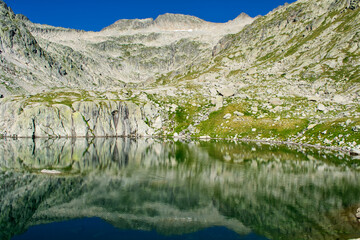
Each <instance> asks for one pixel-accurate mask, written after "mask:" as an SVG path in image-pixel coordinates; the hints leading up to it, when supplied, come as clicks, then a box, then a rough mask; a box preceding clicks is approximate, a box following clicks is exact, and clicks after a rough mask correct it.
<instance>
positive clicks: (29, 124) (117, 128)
mask: <svg viewBox="0 0 360 240" xmlns="http://www.w3.org/2000/svg"><path fill="white" fill-rule="evenodd" d="M23 104H24V103H23V102H17V101H15V102H12V101H7V102H6V103H3V104H0V111H1V113H0V116H1V119H2V121H1V122H0V133H2V134H3V135H5V136H10V135H11V136H12V135H16V136H18V137H89V136H134V135H137V136H145V135H149V133H151V130H150V127H149V126H148V125H147V124H146V123H145V119H147V118H146V117H145V115H144V114H143V109H142V107H141V106H139V105H136V104H135V103H132V102H120V101H92V102H81V101H80V102H75V103H73V104H72V108H71V107H70V106H67V105H63V104H54V105H51V106H49V105H48V104H46V103H35V104H30V105H26V106H25V107H23ZM149 115H152V114H150V113H149ZM148 120H150V122H151V121H154V120H153V119H151V118H150V119H148ZM156 124H158V123H156ZM156 124H155V125H156Z"/></svg>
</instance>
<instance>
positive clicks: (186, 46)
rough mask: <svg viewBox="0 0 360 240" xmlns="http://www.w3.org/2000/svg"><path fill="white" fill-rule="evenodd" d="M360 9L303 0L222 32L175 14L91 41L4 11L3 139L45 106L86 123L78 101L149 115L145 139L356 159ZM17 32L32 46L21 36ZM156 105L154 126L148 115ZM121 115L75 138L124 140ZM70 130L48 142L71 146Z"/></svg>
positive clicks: (117, 27) (117, 28) (242, 19)
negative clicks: (303, 146) (323, 151)
mask: <svg viewBox="0 0 360 240" xmlns="http://www.w3.org/2000/svg"><path fill="white" fill-rule="evenodd" d="M359 4H360V3H359V1H358V0H321V1H313V0H300V1H297V2H295V3H293V4H288V5H284V6H280V7H278V8H277V9H274V10H273V11H272V12H270V13H269V14H267V15H266V16H263V17H257V18H255V19H252V18H250V17H248V16H246V15H244V14H242V15H240V16H239V17H238V18H237V19H235V20H233V21H230V22H228V23H224V24H215V23H208V22H205V21H203V20H201V19H198V18H196V17H192V16H184V15H179V14H165V15H162V16H159V17H158V18H157V19H155V20H153V19H143V20H139V19H137V20H119V21H118V22H116V23H114V24H113V25H111V26H110V27H108V28H105V29H103V30H102V31H100V32H84V31H77V30H71V29H64V28H56V27H52V26H47V25H40V24H34V23H31V22H30V21H29V20H28V19H26V17H24V16H22V15H15V14H14V13H13V12H12V11H11V10H10V9H9V8H7V7H6V5H5V4H4V3H2V5H1V8H2V11H1V17H2V18H3V19H4V21H3V22H2V24H3V27H2V32H1V42H2V49H1V50H2V53H1V57H2V61H1V67H2V70H1V71H2V73H1V74H2V75H1V81H2V84H0V93H1V94H2V95H5V97H6V98H5V99H3V100H1V106H2V108H3V109H4V111H3V112H2V114H3V117H4V119H9V120H7V121H2V123H1V124H0V126H1V127H0V132H1V133H2V134H3V135H4V136H13V135H18V136H20V135H19V133H20V132H22V131H23V130H20V129H19V128H20V127H17V129H15V128H14V126H20V125H22V123H21V124H20V122H21V121H19V124H18V125H16V124H14V122H16V121H17V120H16V119H17V118H19V117H21V118H22V117H24V116H31V117H32V118H33V117H34V116H35V115H36V114H35V113H33V110H32V109H37V108H38V107H39V106H42V107H44V108H46V109H47V110H46V111H50V112H59V110H58V109H59V106H58V104H60V105H64V107H62V108H64V109H67V110H69V109H71V111H72V112H73V113H75V114H76V113H80V114H81V115H84V114H85V113H84V112H80V111H79V109H77V108H76V106H78V104H79V102H80V103H81V104H89V105H92V107H91V108H98V110H99V111H98V112H102V111H103V110H100V108H99V106H100V105H101V104H103V103H104V104H105V105H109V106H113V105H112V104H114V106H119V104H120V103H122V102H125V103H123V104H124V105H126V106H128V108H129V111H130V112H139V113H140V112H141V114H138V115H137V117H136V119H137V120H136V122H137V123H134V126H137V124H138V123H140V125H141V126H143V127H142V130H140V131H133V132H134V133H135V132H136V134H135V135H148V134H149V135H158V136H175V137H207V136H208V137H213V138H214V137H217V138H232V139H242V138H251V139H263V140H271V141H284V140H286V141H293V142H299V143H310V144H320V145H326V146H338V147H342V148H345V149H353V151H354V152H356V151H357V149H358V148H360V146H359V144H360V142H359V139H360V138H359V137H358V136H359V135H358V134H359V129H360V111H359V96H360V85H359V80H360V72H359V65H360V57H359V55H360V45H359V44H360V41H359V33H358V32H359V31H358V30H359V29H360V26H359V22H360V19H359V18H360V14H359V9H360V7H359ZM5 23H6V24H5ZM11 29H14V31H15V30H16V31H15V32H18V34H20V35H21V36H23V37H22V38H16V37H14V36H17V35H16V34H15V35H14V36H12V35H13V34H12V33H11V32H12V31H11ZM229 33H231V34H229ZM7 36H8V37H7ZM11 36H12V37H11ZM15 38H16V40H12V39H15ZM27 49H28V50H29V51H28V50H27ZM15 50H16V51H15ZM51 88H55V89H53V90H52V89H51ZM74 89H75V90H74ZM109 89H110V91H109ZM41 91H44V92H43V93H41ZM74 92H75V93H74ZM20 93H22V94H23V95H19V94H20ZM74 94H75V95H76V96H75V97H74ZM12 95H17V96H16V97H13V96H12ZM89 96H90V97H89ZM81 101H82V102H81ZM99 103H101V104H99ZM130 103H134V104H130ZM147 103H149V104H150V105H151V106H153V107H151V109H152V110H151V111H154V112H153V113H154V114H152V115H153V116H154V117H153V118H148V117H146V115H145V114H144V106H145V105H146V104H147ZM81 104H80V105H81ZM129 104H130V105H129ZM5 105H6V106H8V107H6V110H5V107H4V106H5ZM10 105H13V106H12V107H10ZM23 105H25V106H26V111H25V110H24V109H25V108H23V107H22V106H23ZM120 105H121V104H120ZM95 106H96V107H95ZM8 109H15V110H13V112H15V113H16V114H15V113H8V111H9V110H8ZM130 109H131V110H130ZM23 110H24V111H23ZM113 111H119V109H118V107H109V109H108V110H106V111H104V112H106V114H105V115H106V117H104V118H103V119H102V120H101V121H99V124H100V125H103V124H105V125H106V127H105V128H107V129H111V130H109V131H100V132H99V133H97V134H90V133H91V132H92V131H94V128H89V129H91V130H88V131H87V133H88V134H78V133H76V136H79V135H86V136H97V135H98V134H100V135H106V136H113V135H116V136H117V135H121V134H117V133H116V131H114V129H115V128H114V127H113V125H114V123H113V122H114V121H113V120H112V119H113V116H112V112H113ZM30 112H31V113H30ZM60 112H61V111H60ZM119 112H121V111H119ZM73 113H71V114H73ZM24 114H27V115H24ZM49 114H50V113H49ZM71 114H70V115H68V116H67V117H66V118H67V119H71V117H70V116H71ZM5 115H6V116H7V118H6V117H5ZM45 115H46V114H45ZM45 115H43V116H41V117H37V119H38V121H37V123H39V124H40V125H41V126H46V124H48V123H46V120H44V118H45V119H46V116H45ZM50 115H51V114H50ZM39 116H40V115H39ZM124 117H125V115H124V114H123V113H121V114H120V115H119V119H123V118H124ZM59 119H60V118H59ZM86 120H87V119H86ZM42 121H44V122H45V123H44V124H42V123H41V122H42ZM58 121H59V122H62V120H58ZM93 121H95V120H93ZM29 122H31V121H29ZM80 122H81V121H79V123H80ZM85 122H86V121H85ZM85 122H84V121H82V122H81V124H83V125H84V123H85ZM120 122H122V121H120ZM143 123H145V125H146V126H145V125H144V124H143ZM59 124H60V123H59ZM62 124H64V123H62ZM122 124H123V123H122ZM60 125H61V124H60ZM65 125H66V124H65ZM70 125H71V124H70ZM70 125H69V126H70ZM85 125H86V124H85ZM85 125H84V126H85ZM100 125H99V126H100ZM125 125H126V124H125ZM108 126H111V127H108ZM154 126H156V127H154ZM72 127H73V128H77V127H76V126H72V125H71V127H68V128H69V129H70V130H66V131H63V132H61V133H60V132H59V133H56V134H51V131H45V132H46V134H43V133H42V134H41V136H45V135H47V136H50V137H54V136H57V137H58V136H69V134H68V133H69V132H70V133H71V132H73V131H71V128H72ZM41 128H44V127H41ZM84 128H86V127H80V125H79V129H84ZM97 128H99V127H97ZM38 129H40V128H38ZM329 129H332V130H331V131H330V130H329ZM65 132H66V134H64V133H65ZM85 132H86V131H83V133H85ZM30 133H31V134H30ZM27 134H30V135H31V136H32V134H33V130H32V129H31V128H30V130H29V131H28V132H27V133H26V134H23V133H22V134H21V136H25V135H27ZM30 135H29V136H30ZM36 135H37V134H36ZM70 135H72V134H70ZM72 136H73V135H72Z"/></svg>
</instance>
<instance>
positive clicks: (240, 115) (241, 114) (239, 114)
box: [234, 111, 244, 117]
mask: <svg viewBox="0 0 360 240" xmlns="http://www.w3.org/2000/svg"><path fill="white" fill-rule="evenodd" d="M234 115H236V116H238V117H242V116H244V114H243V113H241V112H238V111H235V112H234Z"/></svg>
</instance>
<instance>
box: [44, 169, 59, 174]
mask: <svg viewBox="0 0 360 240" xmlns="http://www.w3.org/2000/svg"><path fill="white" fill-rule="evenodd" d="M41 173H45V174H60V173H61V172H60V171H57V170H48V169H43V170H41Z"/></svg>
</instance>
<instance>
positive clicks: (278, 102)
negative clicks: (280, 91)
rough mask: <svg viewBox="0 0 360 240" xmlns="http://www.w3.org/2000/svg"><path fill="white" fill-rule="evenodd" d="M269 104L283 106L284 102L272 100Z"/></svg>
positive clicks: (278, 99)
mask: <svg viewBox="0 0 360 240" xmlns="http://www.w3.org/2000/svg"><path fill="white" fill-rule="evenodd" d="M269 103H270V104H272V105H275V106H279V105H282V104H283V103H284V102H283V101H282V100H281V99H280V98H272V99H270V100H269Z"/></svg>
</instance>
